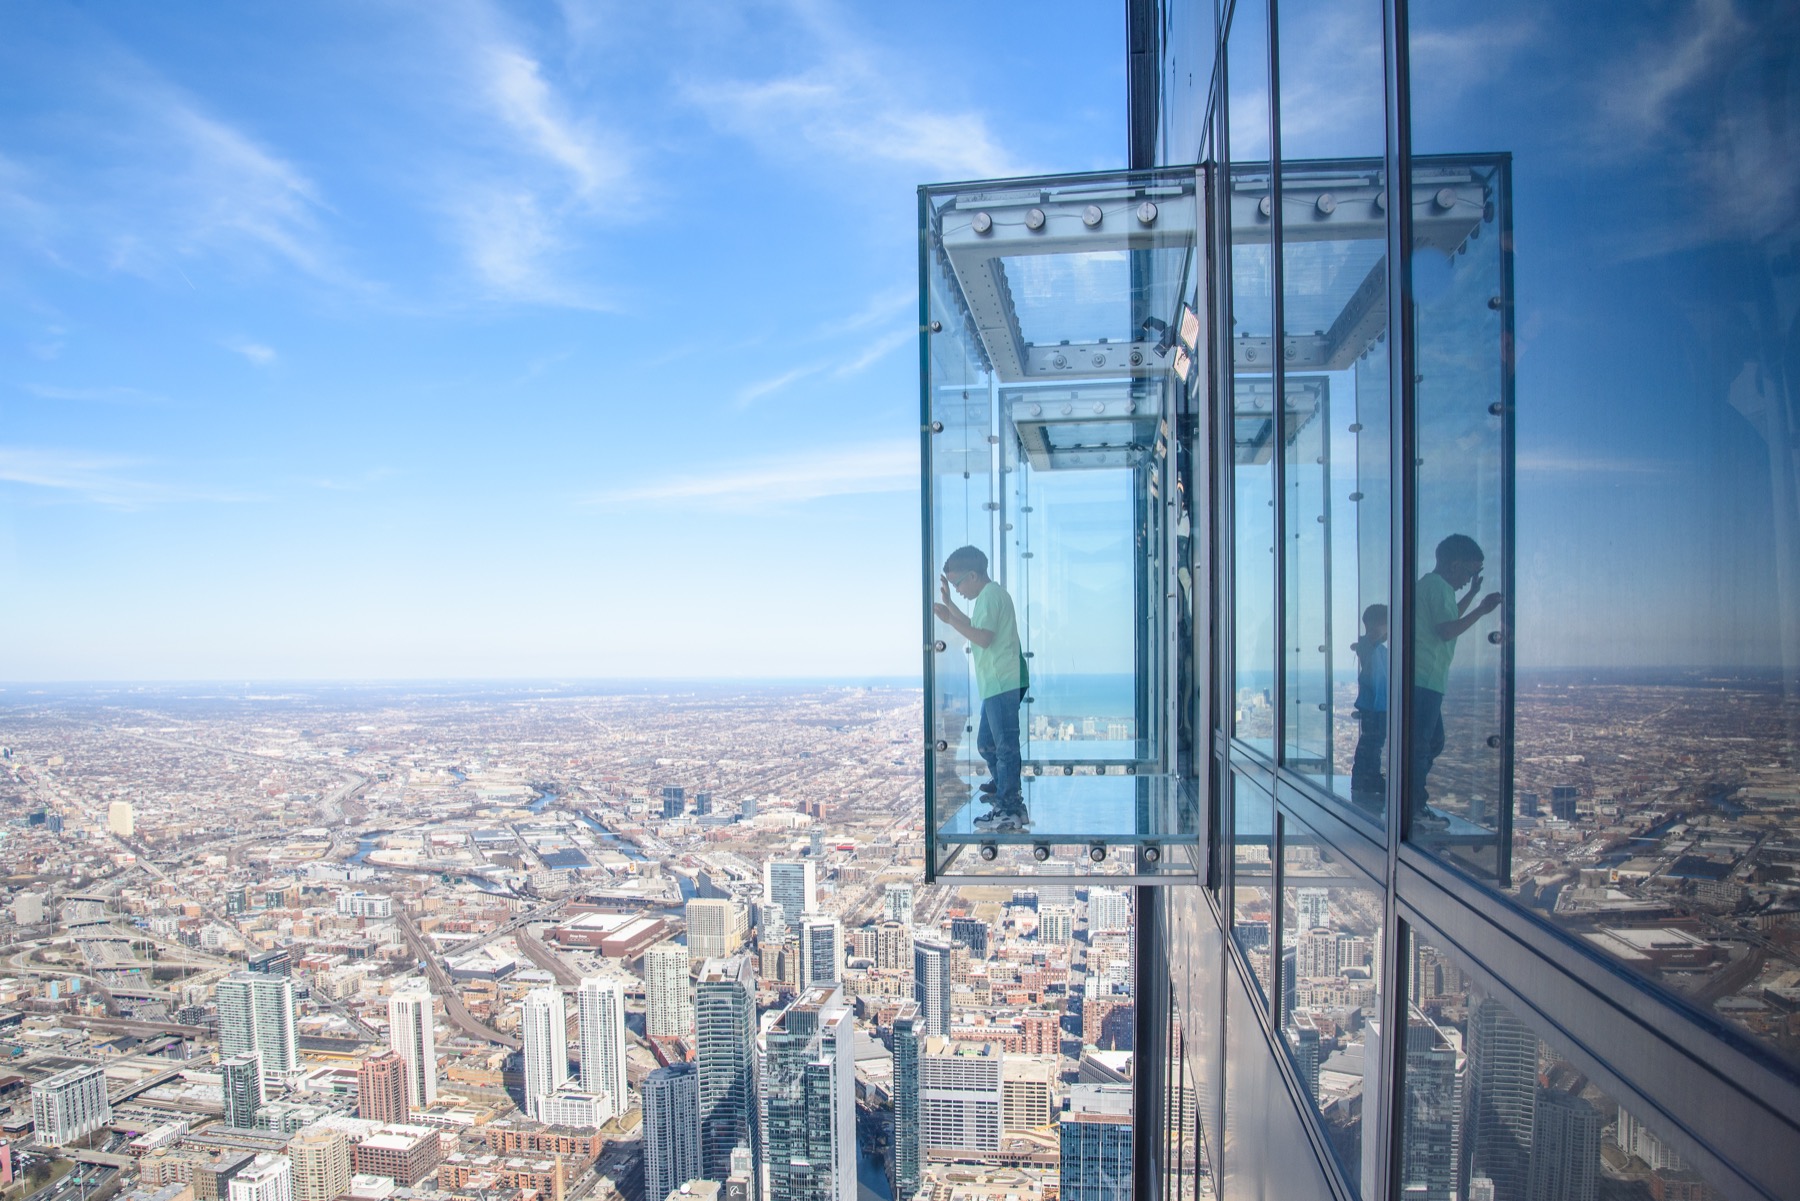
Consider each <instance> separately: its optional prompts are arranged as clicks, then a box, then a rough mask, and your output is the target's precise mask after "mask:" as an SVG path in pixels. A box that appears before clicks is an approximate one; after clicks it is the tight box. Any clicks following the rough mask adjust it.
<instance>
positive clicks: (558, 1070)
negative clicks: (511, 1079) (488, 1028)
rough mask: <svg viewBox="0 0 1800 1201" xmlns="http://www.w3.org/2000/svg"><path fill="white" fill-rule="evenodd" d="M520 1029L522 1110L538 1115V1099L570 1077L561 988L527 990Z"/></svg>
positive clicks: (535, 1116)
mask: <svg viewBox="0 0 1800 1201" xmlns="http://www.w3.org/2000/svg"><path fill="white" fill-rule="evenodd" d="M520 1030H521V1032H522V1034H523V1037H524V1041H525V1112H526V1113H527V1114H529V1115H530V1116H531V1117H533V1118H538V1115H539V1111H540V1102H542V1100H543V1099H544V1098H545V1097H547V1096H549V1095H550V1094H551V1093H553V1092H555V1091H556V1090H557V1089H559V1088H561V1087H562V1086H563V1085H564V1084H565V1083H567V1082H568V1079H569V1023H568V1018H567V1016H566V1015H565V1013H564V1011H563V997H562V992H561V991H560V990H559V989H557V988H555V987H547V988H534V989H532V990H531V991H530V992H528V993H526V994H525V1001H524V1006H523V1014H522V1018H521V1021H520ZM539 1120H540V1121H541V1120H542V1119H541V1118H540V1119H539Z"/></svg>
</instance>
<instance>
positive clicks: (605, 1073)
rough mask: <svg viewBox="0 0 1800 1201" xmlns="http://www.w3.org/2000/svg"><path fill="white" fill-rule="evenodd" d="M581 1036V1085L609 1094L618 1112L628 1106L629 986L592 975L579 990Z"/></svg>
mask: <svg viewBox="0 0 1800 1201" xmlns="http://www.w3.org/2000/svg"><path fill="white" fill-rule="evenodd" d="M575 1004H576V1017H577V1019H578V1021H579V1023H580V1036H581V1039H580V1041H581V1087H582V1088H583V1089H585V1090H587V1091H588V1092H590V1093H606V1094H607V1095H608V1096H609V1097H610V1098H611V1099H612V1110H613V1112H614V1113H616V1114H618V1113H624V1112H625V1108H626V1101H627V1097H626V1091H625V1090H626V1082H625V986H624V984H622V983H620V982H619V981H618V980H617V979H615V978H613V977H609V976H590V977H588V978H587V979H585V980H583V981H582V982H581V987H580V988H579V989H578V990H577V991H576V993H575Z"/></svg>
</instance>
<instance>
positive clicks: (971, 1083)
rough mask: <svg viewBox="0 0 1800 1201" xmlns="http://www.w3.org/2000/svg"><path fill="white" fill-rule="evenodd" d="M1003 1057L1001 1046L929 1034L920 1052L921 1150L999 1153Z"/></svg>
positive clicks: (1003, 1101)
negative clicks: (951, 1039)
mask: <svg viewBox="0 0 1800 1201" xmlns="http://www.w3.org/2000/svg"><path fill="white" fill-rule="evenodd" d="M1005 1110H1006V1056H1005V1053H1004V1052H1003V1051H1002V1050H1001V1047H1000V1044H999V1043H975V1042H951V1041H950V1040H949V1039H947V1038H942V1037H940V1036H938V1035H932V1036H931V1037H929V1038H927V1039H926V1040H925V1044H924V1046H923V1047H922V1048H921V1050H920V1053H919V1145H920V1148H921V1150H922V1151H931V1150H935V1149H940V1148H942V1149H946V1150H952V1151H959V1152H976V1153H983V1154H986V1153H990V1152H994V1151H998V1150H999V1149H1000V1136H1001V1131H1002V1129H1003V1126H1002V1122H1003V1120H1004V1115H1005Z"/></svg>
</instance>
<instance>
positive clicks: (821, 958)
mask: <svg viewBox="0 0 1800 1201" xmlns="http://www.w3.org/2000/svg"><path fill="white" fill-rule="evenodd" d="M843 970H844V926H843V923H842V922H840V921H838V919H837V918H835V917H824V916H820V915H814V916H812V917H808V918H804V919H802V920H801V922H800V988H801V991H805V990H806V989H809V988H817V987H820V986H821V985H823V986H827V987H834V986H836V984H837V982H838V980H839V979H840V978H841V977H842V975H843Z"/></svg>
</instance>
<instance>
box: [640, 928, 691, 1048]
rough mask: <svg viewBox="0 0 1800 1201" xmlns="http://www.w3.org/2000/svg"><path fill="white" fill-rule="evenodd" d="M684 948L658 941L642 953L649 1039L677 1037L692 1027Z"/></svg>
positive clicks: (646, 1025)
mask: <svg viewBox="0 0 1800 1201" xmlns="http://www.w3.org/2000/svg"><path fill="white" fill-rule="evenodd" d="M691 988H692V982H691V981H690V980H689V978H688V953H687V949H686V948H685V947H683V946H681V945H680V944H679V943H673V942H659V943H657V944H656V945H655V946H653V947H651V948H650V949H649V950H648V951H645V952H644V998H645V1008H646V1013H645V1029H646V1030H647V1031H648V1033H649V1035H650V1037H652V1038H681V1037H685V1036H686V1035H687V1034H689V1033H690V1032H691V1031H692V1030H693V1028H694V999H693V996H692V994H691V991H690V990H691Z"/></svg>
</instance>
